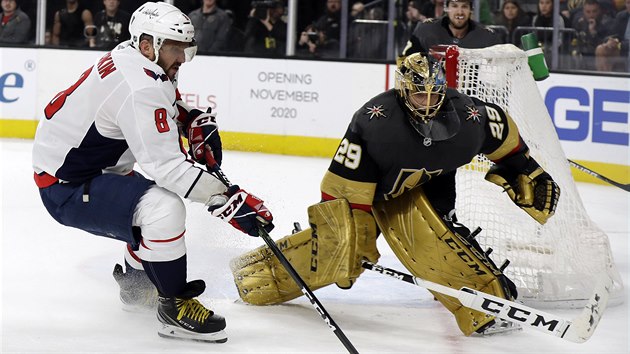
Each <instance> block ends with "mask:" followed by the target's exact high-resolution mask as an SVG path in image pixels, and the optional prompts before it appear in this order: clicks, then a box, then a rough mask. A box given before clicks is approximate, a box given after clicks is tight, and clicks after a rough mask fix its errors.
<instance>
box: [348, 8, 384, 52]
mask: <svg viewBox="0 0 630 354" xmlns="http://www.w3.org/2000/svg"><path fill="white" fill-rule="evenodd" d="M363 13H364V16H365V19H366V20H369V21H374V22H353V23H352V24H351V25H350V28H349V32H348V33H349V34H348V53H347V54H348V58H357V59H386V58H387V46H386V45H384V44H385V43H387V22H386V21H384V19H385V12H384V10H383V8H381V7H372V8H370V9H367V10H365V11H363ZM376 21H380V22H376Z"/></svg>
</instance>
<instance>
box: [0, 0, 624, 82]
mask: <svg viewBox="0 0 630 354" xmlns="http://www.w3.org/2000/svg"><path fill="white" fill-rule="evenodd" d="M288 1H290V0H258V1H249V0H171V1H167V2H170V3H172V4H174V5H175V6H177V7H179V8H180V9H181V10H182V11H183V12H184V13H187V14H189V17H190V18H191V20H192V22H193V24H194V26H195V29H196V34H195V37H196V41H197V43H198V47H199V53H201V54H221V55H249V56H260V57H284V56H295V57H300V58H326V59H344V60H359V61H377V62H393V59H394V58H395V56H396V55H397V54H399V53H400V52H401V51H402V48H403V47H404V45H405V43H406V41H407V39H408V38H409V35H410V33H411V32H412V31H413V29H414V28H415V25H416V24H417V23H418V22H423V21H430V20H431V19H434V18H439V17H441V16H443V15H444V0H374V1H365V2H360V1H353V0H343V1H342V0H299V1H297V0H295V1H290V2H291V4H292V5H291V6H293V7H294V8H293V7H292V8H291V10H292V11H287V9H289V6H288V5H290V4H288V3H287V2H288ZM0 2H1V5H2V15H1V16H0V18H1V19H2V20H1V25H0V46H15V45H25V46H33V45H37V46H45V47H66V48H96V49H99V50H109V49H112V48H113V47H114V46H115V45H116V44H117V43H118V42H121V41H124V40H126V39H128V38H129V33H128V30H127V27H128V24H129V19H130V14H131V13H132V12H133V11H134V10H135V9H136V8H137V7H139V6H140V5H141V4H142V3H144V2H145V0H140V1H138V0H95V1H87V0H47V1H44V0H0ZM474 3H475V5H476V6H475V8H474V18H475V19H476V20H477V21H478V22H480V23H482V24H484V25H486V26H487V27H489V28H491V29H492V30H494V31H497V32H498V33H499V34H501V36H502V38H503V41H504V42H505V43H513V44H515V45H517V46H520V37H521V36H522V35H523V34H526V33H530V32H535V33H536V34H537V36H538V40H539V42H540V44H541V46H542V48H543V50H544V53H545V57H546V58H547V62H548V63H551V62H552V61H551V59H552V55H558V58H559V59H558V60H556V61H554V65H556V67H554V69H558V70H562V71H573V70H588V71H600V72H615V73H628V50H629V49H628V40H629V38H630V22H629V21H628V19H629V17H630V15H629V12H630V0H560V2H559V4H560V12H559V16H558V18H557V19H556V21H557V26H555V27H556V28H558V29H557V32H556V33H559V35H558V37H557V41H556V43H557V45H558V48H557V51H556V50H553V46H552V38H553V32H554V31H553V27H554V18H553V17H554V16H553V15H554V0H476V1H474ZM556 3H557V2H556ZM43 5H45V6H43ZM344 5H346V6H347V9H344V8H343V6H344ZM44 7H45V10H44ZM38 14H42V15H41V16H38ZM293 16H294V17H293ZM42 17H45V18H42ZM44 20H45V21H44ZM288 24H289V25H288ZM37 29H41V33H45V34H44V35H42V36H39V37H40V38H41V39H38V35H37ZM292 29H294V30H293V31H292ZM291 32H294V33H291ZM553 53H557V54H553ZM556 63H557V64H556Z"/></svg>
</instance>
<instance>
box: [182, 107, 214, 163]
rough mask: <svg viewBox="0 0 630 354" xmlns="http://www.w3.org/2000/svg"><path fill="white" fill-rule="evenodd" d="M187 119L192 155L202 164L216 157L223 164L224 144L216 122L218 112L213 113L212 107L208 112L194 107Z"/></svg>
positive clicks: (190, 152)
mask: <svg viewBox="0 0 630 354" xmlns="http://www.w3.org/2000/svg"><path fill="white" fill-rule="evenodd" d="M186 120H187V121H188V122H189V123H188V126H187V128H186V130H187V138H188V146H189V151H188V153H189V154H190V156H191V157H192V158H193V159H194V160H195V161H196V162H198V163H200V164H202V165H206V164H208V161H212V160H213V159H214V160H215V161H216V162H217V164H219V166H221V160H222V159H223V146H222V144H221V137H220V136H219V127H218V126H217V122H216V113H212V112H211V109H210V108H208V112H206V113H203V112H202V111H200V110H198V109H192V110H190V112H189V113H188V118H187V119H186ZM210 157H212V158H213V159H212V158H210Z"/></svg>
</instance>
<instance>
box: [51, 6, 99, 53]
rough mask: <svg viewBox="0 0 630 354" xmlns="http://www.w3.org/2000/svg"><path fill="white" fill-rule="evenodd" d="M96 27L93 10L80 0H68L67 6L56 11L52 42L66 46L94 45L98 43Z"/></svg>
mask: <svg viewBox="0 0 630 354" xmlns="http://www.w3.org/2000/svg"><path fill="white" fill-rule="evenodd" d="M95 38H96V27H95V26H94V20H93V17H92V12H91V11H90V10H88V9H86V8H84V7H83V6H82V5H81V4H80V3H79V0H66V6H65V7H64V8H62V9H61V10H59V11H57V12H55V19H54V22H53V29H52V44H53V45H57V46H59V45H60V46H66V47H87V46H90V47H93V46H94V45H95V44H96V41H95Z"/></svg>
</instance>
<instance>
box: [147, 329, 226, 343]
mask: <svg viewBox="0 0 630 354" xmlns="http://www.w3.org/2000/svg"><path fill="white" fill-rule="evenodd" d="M158 335H159V336H160V337H163V338H171V339H180V340H192V341H197V342H205V343H225V342H227V340H228V338H227V333H225V331H223V330H221V331H217V332H212V333H195V332H191V331H188V330H185V329H183V328H179V327H174V326H169V325H164V324H160V326H159V328H158Z"/></svg>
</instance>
